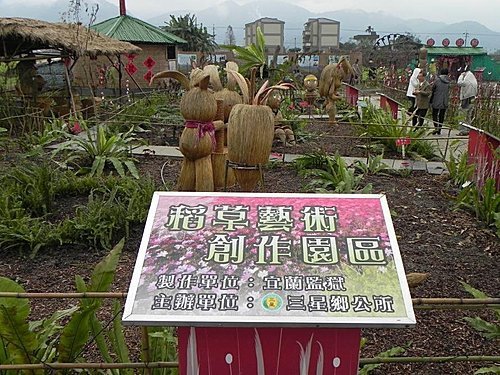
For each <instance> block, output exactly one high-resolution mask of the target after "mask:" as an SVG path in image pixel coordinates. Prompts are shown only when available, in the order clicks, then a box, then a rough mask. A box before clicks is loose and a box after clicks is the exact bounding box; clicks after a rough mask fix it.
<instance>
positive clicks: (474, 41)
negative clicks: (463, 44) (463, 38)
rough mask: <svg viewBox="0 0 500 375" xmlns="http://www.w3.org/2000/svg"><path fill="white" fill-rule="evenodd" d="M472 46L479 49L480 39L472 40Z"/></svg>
mask: <svg viewBox="0 0 500 375" xmlns="http://www.w3.org/2000/svg"><path fill="white" fill-rule="evenodd" d="M470 45H471V46H472V47H477V46H478V45H479V39H476V38H473V39H471V41H470Z"/></svg>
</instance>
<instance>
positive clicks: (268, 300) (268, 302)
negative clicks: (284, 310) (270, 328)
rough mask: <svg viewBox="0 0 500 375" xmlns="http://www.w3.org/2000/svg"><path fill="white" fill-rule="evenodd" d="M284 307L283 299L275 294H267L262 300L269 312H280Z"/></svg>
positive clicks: (263, 305)
mask: <svg viewBox="0 0 500 375" xmlns="http://www.w3.org/2000/svg"><path fill="white" fill-rule="evenodd" d="M282 306H283V299H282V298H281V297H280V296H279V295H277V294H275V293H270V294H266V295H265V296H264V297H263V298H262V307H263V308H264V309H265V310H267V311H279V310H280V309H281V307H282Z"/></svg>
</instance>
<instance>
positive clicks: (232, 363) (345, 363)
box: [178, 327, 361, 375]
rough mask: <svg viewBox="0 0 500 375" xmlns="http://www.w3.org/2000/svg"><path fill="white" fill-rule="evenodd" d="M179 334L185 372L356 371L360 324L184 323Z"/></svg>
mask: <svg viewBox="0 0 500 375" xmlns="http://www.w3.org/2000/svg"><path fill="white" fill-rule="evenodd" d="M178 336H179V369H180V374H181V375H194V374H199V375H208V374H214V375H215V374H217V375H226V374H227V375H264V374H273V375H274V374H276V375H291V374H297V375H299V374H308V375H316V374H335V375H351V374H352V375H355V374H357V373H358V366H359V345H360V338H361V337H360V336H361V330H360V329H359V328H352V329H340V328H200V327H197V328H194V327H180V328H179V330H178ZM197 368H199V372H196V369H197Z"/></svg>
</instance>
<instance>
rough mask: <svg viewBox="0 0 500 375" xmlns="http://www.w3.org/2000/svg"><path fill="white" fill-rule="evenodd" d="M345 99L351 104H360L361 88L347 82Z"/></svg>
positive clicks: (354, 105)
mask: <svg viewBox="0 0 500 375" xmlns="http://www.w3.org/2000/svg"><path fill="white" fill-rule="evenodd" d="M345 99H346V101H347V103H348V104H349V105H350V106H353V107H356V106H357V105H358V99H359V90H358V89H357V88H356V87H354V86H351V85H348V84H345Z"/></svg>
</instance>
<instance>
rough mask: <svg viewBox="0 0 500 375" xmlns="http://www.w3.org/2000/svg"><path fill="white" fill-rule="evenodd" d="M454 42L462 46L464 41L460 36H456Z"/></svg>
mask: <svg viewBox="0 0 500 375" xmlns="http://www.w3.org/2000/svg"><path fill="white" fill-rule="evenodd" d="M455 44H456V45H457V47H462V46H463V45H464V44H465V41H464V40H463V39H462V38H458V39H457V40H456V41H455Z"/></svg>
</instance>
